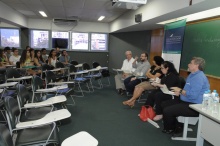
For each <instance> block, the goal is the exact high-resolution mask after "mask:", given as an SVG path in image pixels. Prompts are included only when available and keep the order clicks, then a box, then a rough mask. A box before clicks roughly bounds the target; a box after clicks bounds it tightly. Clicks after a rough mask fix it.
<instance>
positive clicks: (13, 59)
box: [9, 48, 21, 65]
mask: <svg viewBox="0 0 220 146" xmlns="http://www.w3.org/2000/svg"><path fill="white" fill-rule="evenodd" d="M12 51H13V55H11V57H10V58H9V62H10V64H11V65H16V63H17V62H18V61H20V58H21V56H20V55H18V49H17V48H13V50H12Z"/></svg>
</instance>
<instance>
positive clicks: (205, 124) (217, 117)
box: [189, 104, 220, 146]
mask: <svg viewBox="0 0 220 146" xmlns="http://www.w3.org/2000/svg"><path fill="white" fill-rule="evenodd" d="M189 107H190V108H192V109H194V110H195V111H197V112H199V125H198V131H197V140H196V146H203V143H204V139H205V140H207V141H208V142H210V143H211V144H212V145H214V146H217V145H219V144H220V139H219V131H220V112H219V114H213V113H212V111H211V110H202V105H201V104H192V105H190V106H189ZM218 107H219V105H218Z"/></svg>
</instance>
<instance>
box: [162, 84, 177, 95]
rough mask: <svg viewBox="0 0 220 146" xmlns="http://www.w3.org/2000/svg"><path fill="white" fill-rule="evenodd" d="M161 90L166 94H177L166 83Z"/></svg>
mask: <svg viewBox="0 0 220 146" xmlns="http://www.w3.org/2000/svg"><path fill="white" fill-rule="evenodd" d="M160 90H161V91H162V92H163V93H164V94H169V95H175V94H174V92H172V91H169V89H168V88H167V86H166V85H164V86H163V87H161V88H160Z"/></svg>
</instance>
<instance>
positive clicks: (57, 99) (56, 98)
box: [24, 95, 66, 108]
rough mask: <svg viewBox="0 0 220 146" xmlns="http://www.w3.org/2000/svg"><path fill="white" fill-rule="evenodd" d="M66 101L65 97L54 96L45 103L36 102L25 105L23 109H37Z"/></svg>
mask: <svg viewBox="0 0 220 146" xmlns="http://www.w3.org/2000/svg"><path fill="white" fill-rule="evenodd" d="M65 101H66V96H64V95H60V96H54V97H51V98H49V99H47V100H45V101H42V102H36V103H27V104H25V105H24V107H25V108H38V107H44V106H49V105H53V104H56V103H61V102H65Z"/></svg>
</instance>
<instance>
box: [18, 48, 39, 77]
mask: <svg viewBox="0 0 220 146" xmlns="http://www.w3.org/2000/svg"><path fill="white" fill-rule="evenodd" d="M33 65H34V64H33V62H32V61H31V53H30V51H27V50H24V51H23V52H22V54H21V58H20V68H24V67H27V66H33ZM27 73H28V74H29V75H36V74H39V73H41V70H38V71H34V70H32V69H27Z"/></svg>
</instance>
